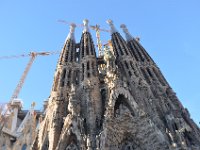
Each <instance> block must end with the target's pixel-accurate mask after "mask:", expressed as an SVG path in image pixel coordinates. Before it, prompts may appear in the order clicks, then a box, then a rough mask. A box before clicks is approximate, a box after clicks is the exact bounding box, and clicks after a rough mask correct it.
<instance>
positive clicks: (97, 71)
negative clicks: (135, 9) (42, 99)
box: [32, 20, 200, 150]
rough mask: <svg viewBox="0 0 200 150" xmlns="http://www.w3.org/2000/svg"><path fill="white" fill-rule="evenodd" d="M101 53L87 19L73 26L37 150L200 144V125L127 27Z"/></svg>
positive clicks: (149, 149)
mask: <svg viewBox="0 0 200 150" xmlns="http://www.w3.org/2000/svg"><path fill="white" fill-rule="evenodd" d="M107 22H108V24H109V26H110V28H111V29H110V31H111V42H110V44H109V45H108V46H107V47H106V48H105V51H104V56H103V57H97V56H96V52H95V46H94V43H93V39H92V37H91V34H90V31H89V26H88V20H84V30H83V33H82V36H81V40H80V42H78V43H77V42H76V41H75V37H74V30H75V25H74V24H72V25H71V27H70V33H69V35H68V36H67V39H66V41H65V44H64V47H63V49H62V52H61V54H60V58H59V61H58V64H57V68H56V72H55V78H54V81H53V86H52V91H51V93H50V97H49V100H48V106H47V109H46V111H45V117H44V119H43V121H42V123H41V124H40V129H39V132H38V134H37V136H36V138H35V140H34V142H33V145H32V150H79V149H81V150H86V149H87V150H199V149H200V129H199V128H198V126H197V125H196V124H195V123H194V122H193V120H192V119H191V118H190V115H189V112H188V111H187V109H185V108H184V107H183V106H182V104H181V103H180V101H179V100H178V98H177V97H176V94H175V92H174V91H173V90H172V88H171V87H170V85H169V84H168V82H167V81H166V80H165V78H164V76H163V75H162V73H161V71H160V69H159V68H158V67H157V65H156V64H155V62H154V61H153V59H152V58H151V57H150V56H149V55H148V53H147V52H146V51H145V49H144V48H143V47H142V46H141V44H140V43H139V41H138V40H136V39H135V38H133V37H132V36H131V34H130V33H129V32H128V30H127V28H126V26H125V25H121V28H122V30H123V31H124V33H125V36H126V41H125V40H124V39H123V37H122V36H121V35H120V33H119V32H118V31H117V29H116V28H115V26H114V25H113V22H112V21H111V20H108V21H107Z"/></svg>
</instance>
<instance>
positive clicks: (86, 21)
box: [83, 19, 89, 33]
mask: <svg viewBox="0 0 200 150" xmlns="http://www.w3.org/2000/svg"><path fill="white" fill-rule="evenodd" d="M88 22H89V20H88V19H84V20H83V25H84V30H83V33H85V32H89V27H88Z"/></svg>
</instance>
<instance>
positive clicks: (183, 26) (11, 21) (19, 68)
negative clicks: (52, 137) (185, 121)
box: [0, 0, 200, 122]
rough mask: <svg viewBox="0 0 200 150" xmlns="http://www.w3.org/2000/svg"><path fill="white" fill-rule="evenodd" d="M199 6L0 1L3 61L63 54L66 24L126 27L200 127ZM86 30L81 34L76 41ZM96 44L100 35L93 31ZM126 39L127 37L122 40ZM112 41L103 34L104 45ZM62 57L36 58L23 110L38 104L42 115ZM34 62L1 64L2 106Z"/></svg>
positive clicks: (183, 2) (193, 2) (155, 0)
mask: <svg viewBox="0 0 200 150" xmlns="http://www.w3.org/2000/svg"><path fill="white" fill-rule="evenodd" d="M199 7H200V1H199V0H190V1H188V0H176V1H175V0H162V1H160V0H151V1H147V0H140V1H138V0H137V1H136V0H123V1H121V0H109V1H108V0H107V1H106V0H101V1H94V0H93V1H92V0H85V1H81V0H73V1H72V0H71V1H66V0H57V1H49V0H48V1H47V0H42V1H41V0H34V1H27V0H18V1H9V0H1V1H0V19H1V22H0V56H10V55H15V54H16V55H18V54H27V53H29V52H30V51H57V50H61V49H62V46H63V44H64V41H65V38H66V36H67V34H68V32H69V27H68V26H67V25H64V24H61V23H59V22H57V20H58V19H63V20H66V21H68V22H75V23H77V24H81V23H82V20H83V19H85V18H87V19H89V21H90V24H91V25H95V24H100V26H101V27H102V28H105V29H109V27H108V25H107V24H106V20H107V19H112V20H113V21H114V24H115V26H116V27H117V29H118V30H119V32H120V33H122V32H121V29H120V28H119V26H120V24H122V23H124V24H126V25H127V27H128V29H129V31H130V32H131V33H132V35H133V36H139V37H140V38H141V44H142V45H143V46H144V47H145V49H146V50H147V52H148V53H149V54H150V55H151V56H152V58H153V59H154V60H155V62H156V63H157V65H158V66H159V67H160V69H161V71H162V72H163V74H164V76H165V77H166V79H167V81H168V82H169V84H170V85H171V86H172V88H173V89H174V91H175V92H176V93H177V96H178V97H179V99H180V101H181V102H182V103H183V105H184V106H185V107H187V108H188V109H189V111H190V113H191V116H192V118H193V119H194V120H195V121H196V122H199V121H200V108H199V106H200V101H199V100H200V88H199V85H200V78H199V77H200V69H199V64H200V51H199V49H200V46H199V40H200V38H199V35H200V29H199V27H200V19H199V17H200V9H199ZM81 31H82V29H81V28H77V29H76V35H75V36H76V41H79V40H80V36H81ZM91 32H92V34H93V37H94V40H96V39H95V36H94V35H95V34H94V32H93V31H91ZM122 35H123V34H122ZM109 38H110V36H109V34H108V33H102V41H103V42H105V41H107V40H108V39H109ZM58 57H59V56H58V55H51V56H46V57H44V56H41V57H37V58H36V60H35V62H34V64H33V66H32V68H31V70H30V72H29V74H28V76H27V79H26V82H25V84H24V86H23V89H22V90H21V93H20V95H19V98H21V99H22V100H23V101H24V108H25V109H28V108H30V104H31V102H32V101H35V102H36V104H37V106H36V108H37V109H40V108H42V102H43V100H45V99H47V98H48V96H49V94H50V90H51V86H52V82H53V76H54V71H55V68H56V63H57V60H58ZM28 60H29V58H18V59H4V60H3V59H1V60H0V68H1V71H0V72H1V75H0V102H8V101H9V99H10V97H11V95H12V93H13V91H14V89H15V87H16V85H17V83H18V81H19V79H20V76H21V74H22V72H23V70H24V68H25V66H26V64H27V63H28Z"/></svg>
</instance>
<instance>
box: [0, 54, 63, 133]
mask: <svg viewBox="0 0 200 150" xmlns="http://www.w3.org/2000/svg"><path fill="white" fill-rule="evenodd" d="M59 53H60V51H49V52H30V53H29V54H21V55H12V56H2V57H0V60H1V59H12V58H21V57H30V60H29V61H28V64H27V65H26V67H25V70H24V72H23V74H22V76H21V78H20V80H19V82H18V84H17V86H16V88H15V90H14V92H13V94H12V96H11V98H10V101H9V102H8V103H7V106H6V109H5V110H3V109H4V108H1V109H2V110H1V113H0V129H2V128H3V126H4V120H5V118H4V117H5V115H7V113H8V111H9V104H10V103H11V102H12V101H13V100H14V99H16V98H18V95H19V93H20V91H21V89H22V87H23V84H24V82H25V79H26V77H27V74H28V72H29V70H30V68H31V66H32V64H33V62H34V60H35V58H36V57H37V56H48V55H53V54H59ZM0 131H1V130H0Z"/></svg>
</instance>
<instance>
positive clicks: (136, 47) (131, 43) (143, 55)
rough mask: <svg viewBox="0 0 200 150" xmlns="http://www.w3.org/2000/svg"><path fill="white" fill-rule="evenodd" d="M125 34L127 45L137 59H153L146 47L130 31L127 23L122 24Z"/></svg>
mask: <svg viewBox="0 0 200 150" xmlns="http://www.w3.org/2000/svg"><path fill="white" fill-rule="evenodd" d="M120 27H121V28H122V30H123V32H124V34H125V37H126V41H127V45H128V47H129V49H130V50H131V52H132V54H133V56H134V57H135V59H136V60H137V61H152V62H153V60H152V59H151V57H150V56H149V55H148V53H147V52H146V51H145V49H144V48H143V47H142V46H141V45H140V44H139V43H138V41H137V40H135V39H134V37H133V36H132V35H131V34H130V33H129V31H128V29H127V27H126V25H125V24H122V25H121V26H120Z"/></svg>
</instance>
